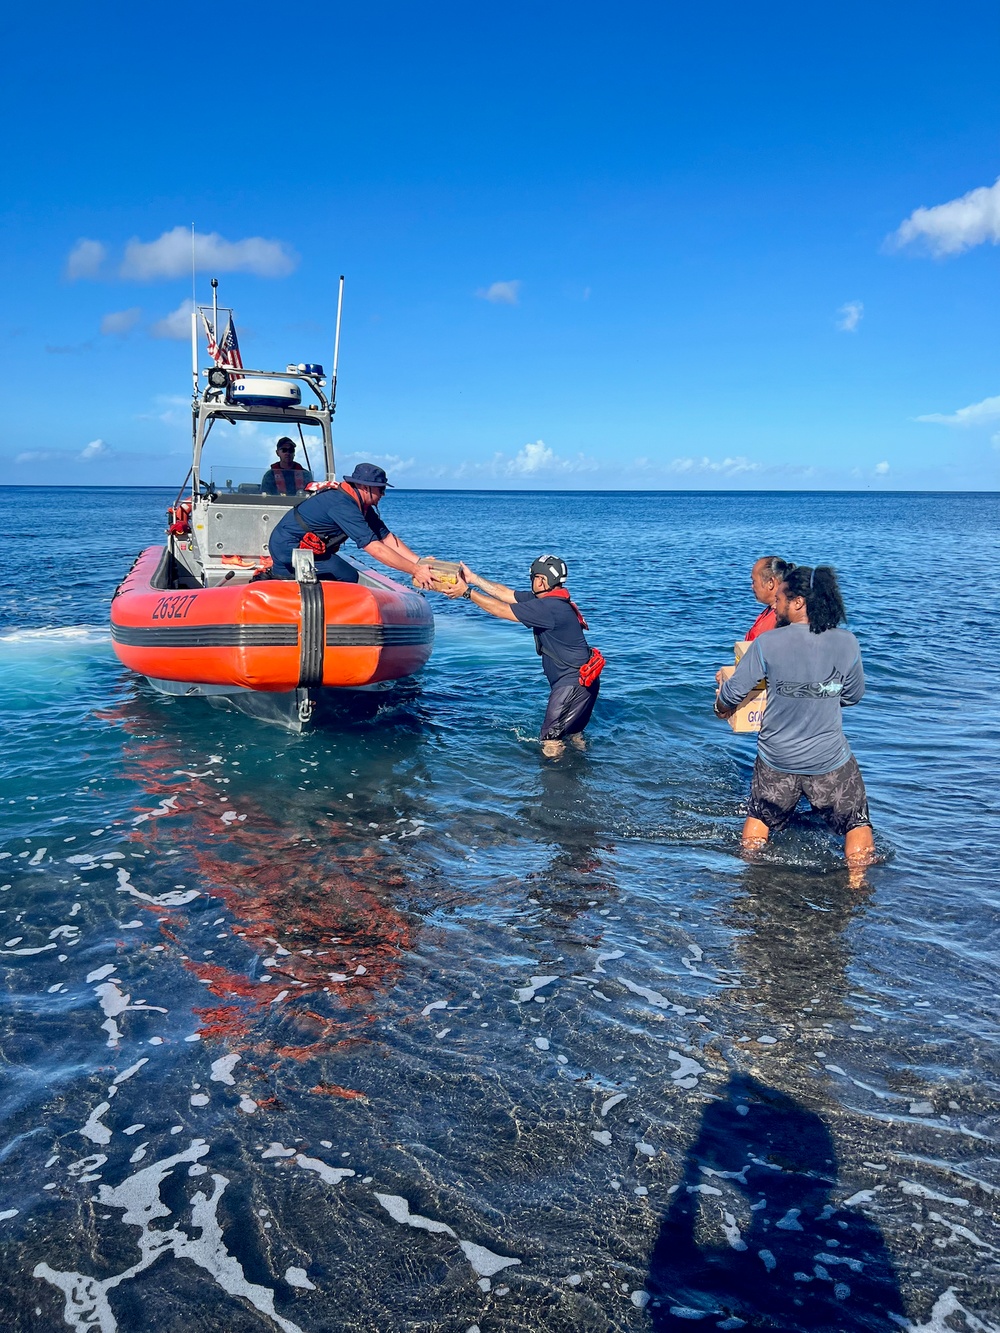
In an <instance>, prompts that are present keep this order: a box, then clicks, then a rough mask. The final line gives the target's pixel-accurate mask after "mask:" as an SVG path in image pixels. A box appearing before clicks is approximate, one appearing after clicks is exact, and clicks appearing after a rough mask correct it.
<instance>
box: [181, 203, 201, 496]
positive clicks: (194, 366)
mask: <svg viewBox="0 0 1000 1333" xmlns="http://www.w3.org/2000/svg"><path fill="white" fill-rule="evenodd" d="M197 295H198V293H197V285H196V278H195V262H194V223H193V222H192V223H191V376H192V379H193V380H194V397H195V398H197V397H198V306H197ZM183 489H184V487H183V486H182V487H181V490H183Z"/></svg>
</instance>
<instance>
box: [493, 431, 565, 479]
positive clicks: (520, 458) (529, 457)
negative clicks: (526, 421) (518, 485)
mask: <svg viewBox="0 0 1000 1333" xmlns="http://www.w3.org/2000/svg"><path fill="white" fill-rule="evenodd" d="M561 462H562V460H561V459H560V458H558V457H557V455H556V452H555V450H554V449H550V448H549V446H548V445H547V444H546V443H545V441H544V440H536V441H535V442H534V444H526V445H525V446H524V448H523V449H520V450H519V451H518V452H517V453H516V454H515V455H514V457H513V458H512V459H511V460H510V462H509V463H508V464H507V471H508V472H509V473H510V475H511V476H512V477H513V476H523V477H526V476H530V475H531V474H532V473H534V472H542V471H544V470H546V469H547V468H551V467H553V466H559V464H560V463H561Z"/></svg>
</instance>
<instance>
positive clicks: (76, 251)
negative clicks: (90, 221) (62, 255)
mask: <svg viewBox="0 0 1000 1333" xmlns="http://www.w3.org/2000/svg"><path fill="white" fill-rule="evenodd" d="M107 257H108V247H107V246H106V245H104V244H102V242H101V241H88V240H87V239H86V238H85V237H81V238H80V240H78V241H77V243H76V245H74V246H73V249H72V250H71V251H70V252H69V255H68V256H67V258H66V277H67V278H68V279H69V281H70V282H77V281H78V280H79V279H80V278H97V277H100V272H101V265H102V264H103V263H104V261H105V259H107Z"/></svg>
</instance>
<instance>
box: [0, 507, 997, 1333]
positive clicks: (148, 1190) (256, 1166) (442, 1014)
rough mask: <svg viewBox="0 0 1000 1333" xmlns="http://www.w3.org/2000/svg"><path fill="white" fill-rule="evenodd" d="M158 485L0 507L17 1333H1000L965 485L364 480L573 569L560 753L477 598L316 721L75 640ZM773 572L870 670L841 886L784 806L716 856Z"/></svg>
mask: <svg viewBox="0 0 1000 1333" xmlns="http://www.w3.org/2000/svg"><path fill="white" fill-rule="evenodd" d="M171 498H172V496H171V495H170V493H168V492H166V491H152V490H120V491H112V492H100V491H96V490H95V491H74V490H42V489H30V490H29V489H24V490H15V489H10V488H8V489H4V490H2V491H0V508H2V518H3V521H2V525H0V529H2V532H3V534H4V537H3V541H4V567H5V568H6V569H7V571H8V577H7V579H6V580H5V585H4V589H3V591H2V593H0V698H2V704H3V708H2V714H0V725H2V727H3V733H4V734H3V741H4V744H3V752H2V761H0V762H2V772H3V783H2V789H0V791H2V802H0V967H2V970H3V988H2V991H0V1059H2V1074H3V1081H2V1084H0V1099H2V1101H0V1105H2V1111H3V1122H2V1128H0V1154H2V1161H3V1171H2V1174H0V1238H2V1241H3V1244H2V1246H0V1290H2V1291H3V1293H4V1296H5V1310H6V1313H5V1319H4V1323H3V1326H4V1328H10V1329H16V1330H21V1329H24V1330H55V1329H59V1328H65V1327H67V1326H69V1327H72V1328H74V1329H78V1330H84V1329H86V1330H92V1329H99V1330H102V1333H109V1331H110V1330H113V1329H116V1328H117V1329H122V1330H133V1329H139V1328H143V1329H145V1328H151V1329H156V1330H158V1333H166V1331H168V1330H175V1329H176V1330H181V1329H184V1330H187V1329H191V1328H197V1329H198V1330H199V1333H209V1331H212V1330H219V1331H220V1333H222V1331H223V1330H224V1331H225V1333H243V1331H244V1330H246V1333H251V1331H252V1330H253V1331H256V1330H261V1331H264V1330H272V1329H282V1330H285V1331H286V1333H294V1331H295V1330H302V1331H303V1333H321V1331H323V1333H325V1331H326V1330H330V1331H331V1333H332V1331H333V1330H337V1331H338V1333H339V1331H340V1330H366V1331H368V1330H371V1331H372V1333H375V1331H378V1333H383V1331H387V1333H395V1331H396V1330H400V1331H402V1330H421V1331H424V1330H442V1331H447V1333H452V1331H454V1333H467V1331H469V1330H472V1331H473V1333H474V1330H476V1329H478V1330H480V1331H481V1333H536V1331H541V1330H544V1331H545V1333H549V1331H550V1330H551V1331H553V1333H556V1331H558V1330H566V1331H567V1333H569V1331H573V1333H576V1331H577V1330H581V1331H586V1333H590V1330H594V1331H595V1333H597V1331H598V1330H619V1329H620V1330H637V1331H638V1330H662V1329H687V1328H690V1327H692V1326H694V1325H697V1324H700V1325H701V1326H702V1327H704V1328H711V1329H715V1328H722V1329H735V1328H752V1329H758V1328H759V1329H788V1330H792V1329H808V1330H813V1329H815V1330H819V1329H824V1330H826V1329H830V1330H833V1329H837V1330H842V1329H848V1330H862V1329H871V1330H890V1329H893V1330H894V1329H898V1328H901V1327H902V1328H906V1327H909V1328H912V1329H920V1330H926V1331H927V1333H932V1331H933V1333H942V1331H943V1330H949V1329H950V1330H962V1329H971V1330H987V1333H988V1331H989V1330H994V1331H995V1330H997V1329H1000V1285H998V1277H1000V1263H998V1260H1000V1226H998V1223H1000V1164H998V1160H997V1148H998V1144H997V1130H998V1124H997V1083H998V1072H1000V1059H998V1057H1000V1039H998V1030H997V1002H996V997H997V989H998V986H997V961H996V960H997V947H996V946H997V900H998V873H997V872H998V869H1000V850H998V838H997V827H998V825H997V814H998V791H1000V762H998V758H997V739H998V721H1000V710H998V706H997V688H996V683H995V681H996V660H997V647H996V641H995V627H996V625H997V623H998V611H1000V606H998V593H997V580H996V576H995V570H996V567H997V563H998V559H1000V541H998V532H1000V522H998V521H1000V498H998V497H997V496H996V495H930V494H921V495H887V494H879V495H858V494H850V495H836V494H822V495H809V494H780V495H779V494H773V495H772V494H767V495H721V494H694V493H689V494H663V495H651V494H641V495H640V494H636V495H600V494H592V495H586V494H584V495H544V494H528V495H509V494H486V493H473V494H447V493H428V492H425V493H420V492H410V493H407V492H395V493H390V499H389V500H388V501H387V503H386V504H385V505H384V507H383V511H384V514H385V516H386V518H387V520H388V521H389V523H390V526H392V527H393V528H395V529H397V530H398V531H399V533H400V534H401V535H402V536H403V537H404V538H405V539H406V540H407V541H408V542H409V543H410V544H411V545H412V546H414V547H415V548H416V549H417V550H420V551H422V552H428V551H430V552H433V553H434V554H437V555H439V556H442V557H452V558H454V557H464V558H465V559H467V560H468V561H469V562H470V563H471V564H472V565H473V566H474V567H476V568H478V569H479V570H480V572H482V573H484V574H487V575H492V576H495V577H498V578H500V579H502V580H504V581H509V582H515V583H522V579H523V575H524V571H525V569H526V566H527V564H528V562H529V561H530V559H531V558H532V557H534V556H535V555H537V554H539V553H540V552H542V551H548V550H555V551H557V552H558V553H560V554H562V555H564V556H565V558H566V559H567V560H568V561H569V563H570V567H571V575H572V577H571V586H572V589H573V592H574V595H575V596H576V598H577V600H578V601H579V602H580V604H581V606H582V607H583V609H584V610H585V612H586V613H587V615H588V617H589V619H590V623H591V626H592V632H591V638H592V640H593V642H594V643H596V644H598V645H599V646H600V647H601V648H602V649H603V651H604V652H605V654H606V656H607V658H608V662H609V665H608V668H607V671H606V672H605V676H604V679H603V689H602V693H601V698H600V702H599V705H598V709H597V711H596V713H595V717H594V721H593V723H592V725H591V728H590V731H589V737H590V742H591V744H590V749H589V751H588V753H587V754H586V755H577V754H573V753H571V754H569V755H567V756H566V758H565V759H564V760H562V761H560V762H558V763H549V762H545V761H543V760H542V759H541V758H540V756H539V753H538V746H537V744H536V738H537V735H538V728H539V722H540V719H541V715H542V711H543V708H544V702H545V687H544V682H543V679H542V675H541V670H540V666H539V662H538V659H537V658H536V657H535V655H534V653H533V649H532V642H531V638H530V635H528V634H527V633H526V632H525V631H524V630H523V629H521V628H520V627H518V626H514V625H510V624H502V623H499V622H495V621H491V620H489V619H488V618H487V617H486V616H484V615H482V614H480V613H477V612H476V611H475V610H474V609H473V608H471V607H470V606H469V605H468V604H467V603H459V604H452V603H446V602H445V601H443V600H442V599H436V600H435V611H436V613H437V641H436V647H435V652H434V656H433V658H432V661H431V663H430V665H429V667H428V668H427V669H426V670H425V672H424V673H423V674H422V675H421V676H420V678H419V679H418V680H416V681H414V682H410V683H407V684H406V685H403V686H401V687H399V688H398V689H397V690H395V691H394V692H392V693H391V694H389V695H387V696H385V697H384V698H383V699H381V700H380V702H379V703H378V706H377V709H376V708H375V707H373V706H371V705H368V706H364V707H356V706H354V705H352V704H351V703H350V702H348V701H345V702H344V703H343V704H342V705H340V706H338V708H337V709H335V710H333V712H332V714H331V715H330V716H329V717H328V718H327V719H326V720H325V721H324V724H323V726H322V727H319V728H317V729H316V730H314V731H313V732H311V733H309V734H306V735H303V736H292V735H289V734H286V733H285V732H283V731H281V730H278V729H277V728H273V727H268V726H266V725H264V724H261V723H256V722H253V721H251V720H250V719H248V718H245V717H243V716H240V715H238V714H233V713H229V712H225V711H222V710H219V709H217V708H213V707H212V706H211V705H210V704H208V703H207V702H206V701H203V700H191V699H188V700H185V699H164V698H162V697H160V696H158V695H156V694H155V693H154V692H153V691H152V690H151V689H150V688H149V687H148V686H147V685H146V684H145V682H143V681H142V680H140V679H137V678H135V677H134V676H132V675H130V674H129V673H128V672H126V671H124V670H123V669H122V668H121V667H120V666H119V664H118V663H117V661H116V659H115V658H114V656H113V654H112V651H111V646H110V641H109V636H108V632H107V618H108V606H109V601H110V597H111V594H112V592H113V590H114V587H115V585H116V583H117V582H118V581H119V580H120V578H121V577H122V576H123V575H124V573H125V571H126V570H127V568H128V566H129V564H130V563H131V560H132V558H133V556H134V555H135V554H136V553H137V552H138V551H139V550H140V549H141V548H142V547H144V546H146V545H148V544H150V543H152V542H155V541H158V540H159V536H160V533H161V530H162V525H163V510H164V508H165V506H166V504H167V503H168V502H169V500H170V499H171ZM771 552H774V553H776V554H780V555H783V556H786V557H789V558H792V559H794V560H796V561H798V562H800V563H810V564H811V563H815V562H827V561H828V562H831V563H833V564H834V565H835V566H836V567H837V569H838V570H839V572H840V576H841V581H842V587H843V591H844V595H845V600H846V602H847V606H848V611H849V615H850V627H851V628H852V629H854V630H855V632H856V633H857V634H858V636H859V638H860V639H861V643H862V647H863V652H864V658H865V665H866V670H867V676H868V693H867V695H866V697H865V699H864V700H863V702H862V703H861V704H860V705H859V706H858V707H857V708H855V709H851V710H850V712H849V713H848V714H847V716H846V727H847V731H848V734H849V737H850V740H851V744H852V746H853V748H854V750H855V753H856V754H857V756H858V759H859V762H860V764H861V767H862V770H863V772H864V774H865V778H866V781H867V785H868V790H869V798H870V803H871V809H872V815H873V819H874V822H875V826H876V837H877V843H878V848H879V855H880V860H879V863H878V864H877V865H875V866H874V867H872V868H871V870H870V871H869V872H868V875H867V881H866V884H865V886H864V887H863V888H862V889H860V890H859V889H852V888H851V887H850V886H849V884H848V882H847V876H846V873H845V871H844V868H843V864H842V860H841V857H840V849H839V846H838V845H837V843H836V841H835V840H833V839H832V838H831V837H830V836H829V835H828V834H827V832H826V831H825V830H824V829H823V827H822V826H820V825H819V824H817V823H816V821H815V820H814V819H813V818H812V817H810V816H806V815H802V816H801V817H799V818H797V820H796V821H795V822H794V824H793V825H792V827H790V828H789V830H788V831H787V832H785V833H784V834H782V835H781V836H780V837H778V838H775V839H774V840H773V842H772V844H771V846H770V847H769V848H768V849H767V851H766V852H765V853H764V854H763V855H761V856H760V857H758V858H757V859H756V860H753V861H749V862H748V861H746V860H744V859H742V858H741V857H740V855H739V849H738V834H739V828H740V824H741V819H742V810H743V802H744V799H745V795H746V792H747V788H748V783H749V777H750V770H751V766H752V762H753V753H754V745H753V740H752V739H751V738H745V737H743V738H741V737H736V736H734V735H733V734H732V733H731V732H730V730H729V728H728V727H727V726H725V724H723V723H720V722H718V721H717V720H715V719H714V718H713V716H712V711H711V705H712V698H713V680H712V677H713V673H714V671H715V668H716V667H717V666H719V665H721V664H722V663H724V662H726V661H729V660H731V649H732V643H733V641H734V640H735V639H736V638H738V637H740V636H741V635H742V633H743V632H744V631H745V629H746V627H747V626H748V625H749V623H750V622H751V620H752V619H753V618H754V616H755V614H756V610H757V608H756V606H755V604H754V603H753V601H752V598H751V596H750V592H749V565H750V562H751V560H752V559H753V558H754V557H755V556H757V555H760V554H763V553H771Z"/></svg>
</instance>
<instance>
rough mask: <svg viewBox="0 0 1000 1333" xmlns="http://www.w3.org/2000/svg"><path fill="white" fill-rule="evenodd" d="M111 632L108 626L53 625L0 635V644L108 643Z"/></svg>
mask: <svg viewBox="0 0 1000 1333" xmlns="http://www.w3.org/2000/svg"><path fill="white" fill-rule="evenodd" d="M110 637H111V631H110V629H108V627H107V626H106V625H58V626H57V625H52V626H49V627H47V628H45V629H17V630H9V631H8V632H7V633H6V634H0V644H4V643H10V644H18V643H24V644H42V645H43V646H47V645H49V644H52V643H73V644H76V643H106V642H107V641H108V639H110Z"/></svg>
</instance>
